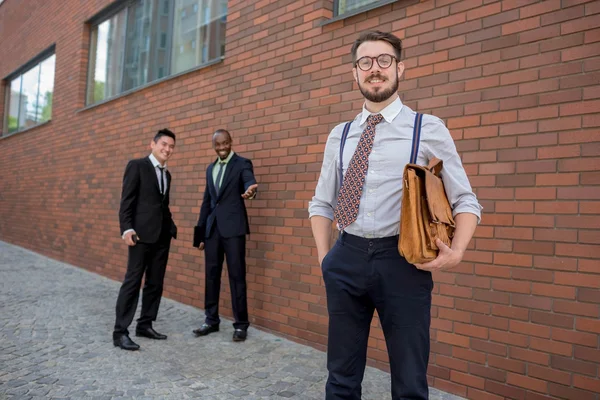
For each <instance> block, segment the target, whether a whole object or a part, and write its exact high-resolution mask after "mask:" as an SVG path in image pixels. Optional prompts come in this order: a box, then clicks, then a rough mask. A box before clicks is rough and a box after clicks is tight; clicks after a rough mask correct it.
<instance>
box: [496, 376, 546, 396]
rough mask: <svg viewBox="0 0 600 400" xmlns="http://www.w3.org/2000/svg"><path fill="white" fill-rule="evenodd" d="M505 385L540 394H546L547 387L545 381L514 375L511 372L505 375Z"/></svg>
mask: <svg viewBox="0 0 600 400" xmlns="http://www.w3.org/2000/svg"><path fill="white" fill-rule="evenodd" d="M506 383H508V384H510V385H514V386H517V387H522V388H525V389H528V390H534V391H536V392H542V393H545V392H546V390H547V385H548V384H547V383H546V381H543V380H540V379H535V378H530V377H527V376H523V375H521V374H514V373H512V372H508V373H507V374H506Z"/></svg>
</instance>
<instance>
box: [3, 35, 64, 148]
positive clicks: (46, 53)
mask: <svg viewBox="0 0 600 400" xmlns="http://www.w3.org/2000/svg"><path fill="white" fill-rule="evenodd" d="M52 56H55V57H56V43H53V44H52V45H51V46H50V47H48V48H46V49H45V50H42V51H41V52H40V53H38V54H37V55H36V56H34V57H33V58H31V59H30V60H29V61H27V62H26V63H25V64H23V65H21V66H20V67H19V68H17V69H16V70H14V71H13V72H11V73H10V74H9V75H7V76H6V77H4V79H2V81H3V86H4V93H3V94H2V95H3V96H4V110H2V130H1V131H0V138H6V137H8V136H12V135H15V134H17V133H22V132H26V131H28V130H30V129H34V128H37V127H39V126H42V125H45V124H47V123H49V122H51V121H52V115H51V116H50V118H49V119H48V120H47V121H43V122H40V123H37V124H35V125H32V126H29V127H26V128H23V129H17V130H16V131H14V132H9V131H8V117H9V115H10V97H11V96H10V87H11V85H10V83H11V81H12V80H14V79H16V78H17V77H19V76H23V75H24V74H26V73H27V72H29V71H30V70H32V69H33V68H35V67H37V66H38V65H39V66H40V68H41V64H42V63H43V62H44V61H46V60H47V59H48V58H50V57H52ZM55 78H56V59H55V69H54V76H53V77H52V81H53V82H52V93H53V96H54V90H55V83H56V81H55ZM21 79H22V78H21ZM22 91H23V83H22V82H21V88H20V91H19V95H20V93H21V92H22ZM37 97H39V77H38V94H37ZM19 114H20V112H19Z"/></svg>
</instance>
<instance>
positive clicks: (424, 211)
mask: <svg viewBox="0 0 600 400" xmlns="http://www.w3.org/2000/svg"><path fill="white" fill-rule="evenodd" d="M442 166H443V162H442V160H439V159H437V158H433V159H432V160H431V161H430V162H429V165H428V166H427V167H423V166H420V165H416V164H407V165H406V167H404V184H403V185H404V188H403V191H402V212H401V216H400V241H399V242H398V250H399V251H400V254H401V255H402V256H403V257H404V258H406V260H407V261H408V262H409V263H411V264H417V263H418V264H421V263H426V262H429V261H432V260H434V259H435V258H436V257H437V255H438V252H439V249H438V246H437V245H436V243H435V240H436V239H440V240H441V241H442V242H444V244H445V245H446V246H448V247H450V246H451V244H452V237H453V236H454V229H455V224H454V218H452V208H451V207H450V203H449V202H448V198H447V197H446V191H445V190H444V183H443V182H442V179H441V178H440V176H439V174H440V171H441V170H442Z"/></svg>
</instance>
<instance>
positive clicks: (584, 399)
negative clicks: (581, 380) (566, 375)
mask: <svg viewBox="0 0 600 400" xmlns="http://www.w3.org/2000/svg"><path fill="white" fill-rule="evenodd" d="M548 393H549V394H550V395H552V396H558V397H559V398H562V399H577V400H595V396H596V395H595V394H594V393H591V392H588V391H585V390H581V389H575V388H571V387H567V386H562V385H558V384H555V383H549V384H548Z"/></svg>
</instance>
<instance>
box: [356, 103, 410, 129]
mask: <svg viewBox="0 0 600 400" xmlns="http://www.w3.org/2000/svg"><path fill="white" fill-rule="evenodd" d="M403 106H404V105H403V104H402V101H401V100H400V96H397V97H396V100H394V101H393V102H392V103H390V104H388V106H387V107H386V108H384V109H383V110H381V111H380V112H379V113H378V114H381V115H382V116H383V119H385V121H386V122H387V123H391V122H392V121H393V120H394V118H396V117H397V116H398V114H400V110H402V107H403ZM371 114H373V113H371V112H370V111H368V110H367V109H366V108H365V106H364V105H363V110H362V113H361V115H360V125H363V124H364V123H365V122H366V121H367V118H369V115H371Z"/></svg>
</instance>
